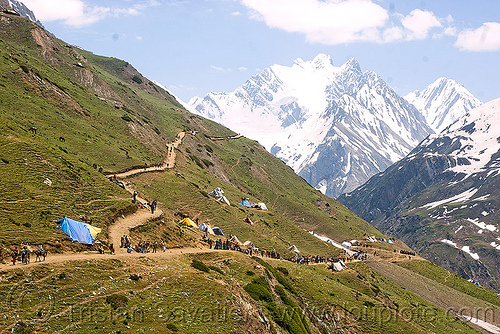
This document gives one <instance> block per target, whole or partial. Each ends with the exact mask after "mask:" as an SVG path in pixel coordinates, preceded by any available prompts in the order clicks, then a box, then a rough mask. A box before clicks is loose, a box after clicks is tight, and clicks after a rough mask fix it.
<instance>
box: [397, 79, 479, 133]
mask: <svg viewBox="0 0 500 334" xmlns="http://www.w3.org/2000/svg"><path fill="white" fill-rule="evenodd" d="M404 98H405V99H406V100H407V101H408V102H410V103H411V104H413V105H414V106H415V107H416V108H417V109H418V110H419V111H420V112H421V113H422V115H423V116H424V118H425V119H426V120H427V123H428V124H429V126H430V127H431V128H432V129H433V130H434V131H435V132H436V133H439V132H441V131H442V130H444V129H445V128H446V127H447V126H448V125H450V124H451V123H453V122H455V121H456V120H457V119H458V118H460V117H461V116H463V115H465V114H466V113H467V111H469V110H471V109H474V108H476V107H479V106H480V105H481V102H480V101H479V100H478V99H477V98H476V97H474V95H472V94H471V93H470V92H469V91H468V90H467V89H466V88H465V87H464V86H463V85H462V84H460V83H458V82H457V81H455V80H453V79H448V78H444V77H440V78H438V79H436V81H434V82H433V83H431V84H430V85H428V86H427V87H426V88H425V89H423V90H422V91H418V90H417V91H414V92H411V93H408V94H407V95H405V96H404Z"/></svg>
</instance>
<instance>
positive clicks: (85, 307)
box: [0, 252, 479, 334]
mask: <svg viewBox="0 0 500 334" xmlns="http://www.w3.org/2000/svg"><path fill="white" fill-rule="evenodd" d="M193 261H198V264H200V262H201V265H196V266H194V265H193ZM195 267H196V268H195ZM31 268H32V269H31V270H24V271H23V270H17V271H10V272H2V273H0V274H1V278H2V280H1V281H0V292H1V293H2V295H4V296H6V298H5V299H1V300H0V315H1V318H0V319H1V320H0V324H1V325H0V326H1V327H2V329H6V330H9V331H10V330H12V329H13V330H14V331H15V332H18V333H30V332H33V331H35V330H36V331H37V332H48V331H51V332H52V331H57V332H61V331H71V332H72V333H128V332H145V331H147V332H153V333H221V332H225V333H248V332H251V333H278V332H279V333H296V334H300V333H337V332H339V333H360V332H362V333H429V332H434V333H445V332H446V333H479V332H478V331H476V330H475V329H474V328H472V327H471V326H470V325H468V324H466V323H464V322H461V321H458V320H457V319H456V318H455V317H454V316H451V315H449V314H446V313H445V312H444V311H442V310H440V309H438V308H436V307H435V306H434V305H432V304H430V303H429V302H426V301H425V300H424V299H422V298H420V297H418V296H417V295H415V294H414V293H412V292H409V291H406V290H405V289H404V288H402V287H401V286H399V285H398V284H397V283H394V282H393V281H391V280H388V279H386V278H385V277H383V276H381V275H380V274H377V273H376V272H374V271H372V270H371V269H370V268H369V267H367V266H366V265H364V264H363V263H355V264H353V265H352V266H351V269H349V270H345V271H343V272H341V273H331V272H329V271H328V270H327V269H325V267H324V266H319V265H311V266H303V265H297V264H292V263H289V262H283V261H275V260H266V261H263V260H261V259H257V258H250V257H248V256H244V255H242V254H240V253H233V252H219V253H211V254H204V255H189V256H188V255H185V256H171V257H169V258H168V259H161V258H157V257H141V258H139V257H131V258H129V259H127V260H118V259H109V258H108V259H103V260H100V261H96V260H92V261H80V262H77V261H75V262H67V263H66V264H59V265H40V266H36V267H31ZM204 268H206V271H205V270H204Z"/></svg>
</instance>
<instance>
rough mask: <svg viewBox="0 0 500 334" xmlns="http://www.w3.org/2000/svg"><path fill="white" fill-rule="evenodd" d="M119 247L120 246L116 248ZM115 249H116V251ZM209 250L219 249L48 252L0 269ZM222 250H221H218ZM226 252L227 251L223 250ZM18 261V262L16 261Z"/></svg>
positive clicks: (1, 266)
mask: <svg viewBox="0 0 500 334" xmlns="http://www.w3.org/2000/svg"><path fill="white" fill-rule="evenodd" d="M118 249H121V248H118ZM118 249H117V251H118ZM210 252H219V250H215V249H210V248H201V247H199V248H195V247H190V248H172V249H167V250H166V251H165V252H162V251H161V249H160V251H158V252H157V253H146V254H143V253H136V252H133V253H127V252H126V251H125V250H123V252H117V254H115V255H111V254H109V251H108V250H106V254H99V253H97V252H83V253H63V254H50V253H49V255H48V256H47V259H46V260H45V261H42V262H34V259H35V257H34V256H32V260H31V262H30V263H29V264H26V265H25V264H16V265H15V266H13V265H12V262H10V263H7V264H0V270H6V269H24V268H30V267H33V266H36V265H39V264H58V263H63V262H67V261H86V260H108V259H119V260H127V259H131V258H134V259H138V258H140V257H144V256H147V257H150V258H153V259H168V258H172V257H175V256H178V255H181V254H194V253H210ZM220 252H222V251H220ZM224 252H227V251H224ZM18 263H19V262H18Z"/></svg>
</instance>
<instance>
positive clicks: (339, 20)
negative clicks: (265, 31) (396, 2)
mask: <svg viewBox="0 0 500 334" xmlns="http://www.w3.org/2000/svg"><path fill="white" fill-rule="evenodd" d="M241 2H242V4H243V5H244V6H246V7H247V8H249V9H251V11H252V14H251V17H252V18H254V19H258V20H262V21H264V22H265V23H266V24H267V25H268V26H270V27H273V28H279V29H283V30H285V31H288V32H298V33H303V34H305V35H306V38H307V40H308V41H310V42H318V43H323V44H341V43H350V42H356V41H370V40H373V39H374V38H375V39H379V35H380V32H379V31H378V29H379V28H382V27H383V26H384V25H385V24H386V22H387V20H388V19H389V14H388V12H387V10H385V9H384V8H383V7H381V6H380V5H378V4H375V3H373V2H372V1H370V0H324V1H319V0H274V1H268V0H241Z"/></svg>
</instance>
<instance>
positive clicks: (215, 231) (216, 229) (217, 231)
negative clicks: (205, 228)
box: [212, 227, 224, 235]
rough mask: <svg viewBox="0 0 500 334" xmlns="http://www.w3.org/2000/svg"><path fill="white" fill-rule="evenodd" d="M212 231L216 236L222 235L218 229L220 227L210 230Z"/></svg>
mask: <svg viewBox="0 0 500 334" xmlns="http://www.w3.org/2000/svg"><path fill="white" fill-rule="evenodd" d="M212 231H214V233H215V234H217V235H224V233H222V230H221V229H220V227H214V228H212Z"/></svg>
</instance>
